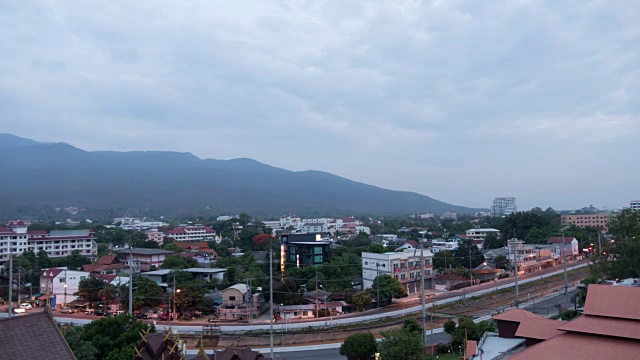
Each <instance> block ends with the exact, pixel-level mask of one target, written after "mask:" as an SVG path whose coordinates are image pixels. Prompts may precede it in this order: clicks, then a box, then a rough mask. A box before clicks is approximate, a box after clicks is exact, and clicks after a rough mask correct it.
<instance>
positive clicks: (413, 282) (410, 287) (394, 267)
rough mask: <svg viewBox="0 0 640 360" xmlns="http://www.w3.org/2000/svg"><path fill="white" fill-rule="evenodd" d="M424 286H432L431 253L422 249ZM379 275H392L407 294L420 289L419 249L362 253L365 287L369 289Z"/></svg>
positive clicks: (429, 287)
mask: <svg viewBox="0 0 640 360" xmlns="http://www.w3.org/2000/svg"><path fill="white" fill-rule="evenodd" d="M423 256H424V279H425V282H424V286H425V289H432V288H433V254H432V253H431V251H429V250H424V253H423ZM379 275H389V276H393V277H394V278H395V279H397V280H398V281H400V283H401V284H402V285H403V286H404V287H405V289H406V290H407V293H408V294H413V293H416V292H418V291H420V286H421V280H420V250H408V251H404V252H386V253H382V254H377V253H370V252H363V253H362V281H363V287H364V288H365V289H371V287H372V286H373V280H374V279H375V278H376V277H377V276H379Z"/></svg>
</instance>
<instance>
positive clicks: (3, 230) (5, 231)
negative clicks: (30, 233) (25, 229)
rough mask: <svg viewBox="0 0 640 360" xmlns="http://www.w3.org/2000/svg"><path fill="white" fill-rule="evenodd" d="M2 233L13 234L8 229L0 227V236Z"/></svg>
mask: <svg viewBox="0 0 640 360" xmlns="http://www.w3.org/2000/svg"><path fill="white" fill-rule="evenodd" d="M2 233H7V234H15V233H14V232H13V230H11V229H9V228H8V227H3V226H0V234H2Z"/></svg>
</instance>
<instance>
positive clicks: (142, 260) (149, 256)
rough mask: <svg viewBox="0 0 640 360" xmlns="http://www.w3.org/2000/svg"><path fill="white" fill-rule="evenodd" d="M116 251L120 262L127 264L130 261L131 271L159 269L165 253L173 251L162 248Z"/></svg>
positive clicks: (165, 255) (168, 253) (165, 256)
mask: <svg viewBox="0 0 640 360" xmlns="http://www.w3.org/2000/svg"><path fill="white" fill-rule="evenodd" d="M117 253H118V258H119V259H120V261H121V262H122V263H124V264H126V265H129V262H131V263H132V267H133V271H134V272H136V273H138V272H144V271H151V270H152V269H159V268H160V266H162V263H163V262H164V259H166V258H167V255H170V254H173V253H174V252H173V251H168V250H162V249H147V248H133V249H123V250H119V251H118V252H117Z"/></svg>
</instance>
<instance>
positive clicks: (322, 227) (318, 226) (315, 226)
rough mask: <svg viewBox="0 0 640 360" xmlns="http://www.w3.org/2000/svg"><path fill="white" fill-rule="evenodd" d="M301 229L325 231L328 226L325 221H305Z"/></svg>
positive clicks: (314, 231) (311, 231) (316, 231)
mask: <svg viewBox="0 0 640 360" xmlns="http://www.w3.org/2000/svg"><path fill="white" fill-rule="evenodd" d="M302 231H305V232H310V233H326V232H327V231H328V228H327V224H326V223H306V224H303V225H302Z"/></svg>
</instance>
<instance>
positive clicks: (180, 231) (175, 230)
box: [167, 228, 187, 235]
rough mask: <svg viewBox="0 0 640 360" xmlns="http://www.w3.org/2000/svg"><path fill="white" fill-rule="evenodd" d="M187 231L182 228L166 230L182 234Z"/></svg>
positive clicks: (169, 232) (174, 233) (172, 233)
mask: <svg viewBox="0 0 640 360" xmlns="http://www.w3.org/2000/svg"><path fill="white" fill-rule="evenodd" d="M186 233H187V231H186V230H185V229H183V228H173V229H171V230H168V231H167V234H171V235H183V234H186Z"/></svg>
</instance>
